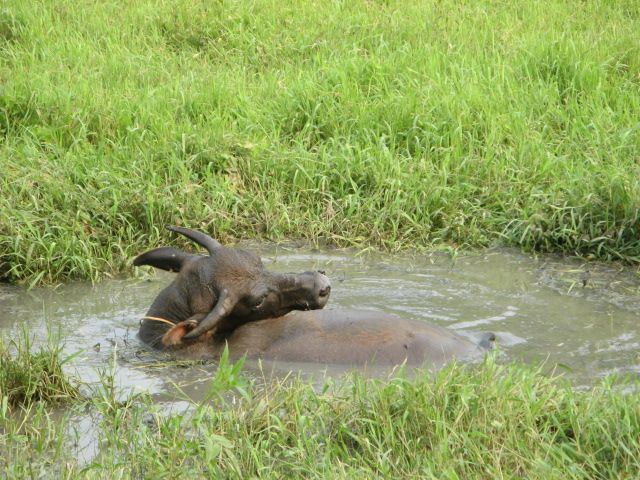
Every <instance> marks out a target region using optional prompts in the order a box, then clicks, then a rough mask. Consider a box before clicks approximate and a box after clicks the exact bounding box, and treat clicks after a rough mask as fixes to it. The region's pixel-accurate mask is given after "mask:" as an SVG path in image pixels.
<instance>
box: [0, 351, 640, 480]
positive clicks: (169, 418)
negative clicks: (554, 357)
mask: <svg viewBox="0 0 640 480" xmlns="http://www.w3.org/2000/svg"><path fill="white" fill-rule="evenodd" d="M110 378H111V377H109V375H108V374H107V375H106V376H105V380H104V381H103V384H102V385H101V386H99V387H98V391H97V392H96V393H95V395H94V398H93V400H92V401H91V402H90V409H93V410H94V411H96V412H97V413H98V415H94V417H93V418H94V428H95V432H96V438H95V439H94V440H95V442H99V443H96V444H94V446H96V447H97V451H96V452H95V453H96V454H95V456H93V457H92V458H87V459H86V462H85V463H83V464H80V463H79V462H78V461H77V459H76V458H75V449H74V448H73V447H72V446H69V445H73V444H74V442H78V438H81V437H78V436H77V435H78V434H77V433H76V437H74V436H73V435H71V439H70V440H61V435H62V436H64V435H65V433H64V432H66V435H67V437H65V438H69V431H70V430H72V429H71V428H69V425H68V422H69V421H70V418H72V417H71V415H70V416H68V417H66V418H62V419H60V420H57V421H54V420H52V419H51V418H50V417H48V416H46V415H44V414H43V412H42V411H36V412H34V413H33V416H34V418H35V420H36V421H37V422H39V423H38V424H37V425H38V427H37V429H35V430H34V429H32V430H29V429H24V428H23V430H24V431H22V430H20V429H19V428H18V427H17V426H16V422H15V421H12V420H8V421H7V422H6V424H5V428H4V430H3V431H0V453H2V455H0V471H1V472H3V473H4V474H5V475H6V476H7V477H9V478H33V476H34V472H49V475H51V474H52V473H51V472H55V473H56V475H57V476H58V477H59V478H123V479H124V478H200V477H215V478H356V477H357V478H438V479H441V478H448V479H458V478H465V479H466V478H530V479H545V480H546V479H553V478H557V479H573V478H575V479H578V478H581V479H582V478H583V479H605V478H607V479H608V478H610V479H618V478H637V477H638V475H639V474H640V460H639V459H640V440H639V439H640V397H638V395H636V394H629V393H624V392H623V391H622V389H621V388H620V387H621V385H615V384H614V382H613V380H611V379H609V380H606V381H604V382H602V383H601V384H599V385H596V386H595V387H594V389H593V390H592V391H589V392H577V391H574V390H572V388H571V386H570V385H569V384H568V382H564V381H562V380H560V379H558V378H549V377H547V376H545V375H544V374H543V373H542V371H541V370H540V369H532V368H529V367H522V366H517V365H508V366H500V365H497V364H496V363H495V361H494V360H493V359H491V358H489V359H487V360H486V361H485V362H484V363H483V364H480V365H476V366H466V367H465V366H462V365H451V366H450V367H447V368H446V369H444V370H443V371H441V372H439V373H438V374H436V375H435V377H434V376H432V375H431V374H429V373H427V372H423V373H421V374H418V375H417V376H416V377H415V378H408V377H406V376H404V375H403V374H400V375H399V376H396V377H394V378H391V379H388V380H384V381H383V380H371V379H363V378H361V377H358V376H356V375H354V376H351V377H348V378H347V379H345V380H344V381H342V382H340V383H335V382H333V381H327V383H325V385H324V387H323V388H321V389H319V390H314V388H313V387H312V386H311V385H309V384H308V383H305V382H303V381H300V380H289V381H287V382H283V383H280V384H271V385H268V386H267V387H264V386H263V387H257V386H256V385H255V384H254V385H251V384H249V383H248V381H247V380H246V379H244V378H242V376H240V375H238V364H235V365H233V364H229V363H228V362H225V361H223V362H222V363H221V365H220V371H219V372H218V374H217V376H216V377H215V378H214V379H213V380H212V382H211V384H210V396H209V399H208V400H207V401H205V402H203V403H202V404H199V405H198V404H192V405H191V409H189V410H187V411H185V412H182V413H176V412H173V413H171V412H167V411H166V407H163V406H161V405H157V404H154V403H153V401H152V400H151V399H150V398H149V397H148V396H144V395H137V396H133V397H131V398H129V399H125V400H117V399H116V395H114V389H113V385H112V382H111V381H110V380H109V379H110ZM631 386H632V387H633V388H637V386H638V385H637V384H632V385H631ZM86 408H87V407H86V406H82V408H81V409H84V411H85V412H86ZM85 414H86V413H85ZM61 432H62V433H61ZM85 435H86V433H85ZM65 442H67V443H65ZM69 442H70V443H69ZM65 445H67V447H65ZM27 446H31V448H30V449H27V448H26V447H27ZM8 459H11V461H9V460H8Z"/></svg>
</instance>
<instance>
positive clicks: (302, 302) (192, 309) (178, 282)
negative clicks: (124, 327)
mask: <svg viewBox="0 0 640 480" xmlns="http://www.w3.org/2000/svg"><path fill="white" fill-rule="evenodd" d="M167 228H168V229H169V230H171V231H173V232H176V233H180V234H182V235H184V236H186V237H187V238H189V239H191V240H193V241H194V242H196V243H197V244H199V245H201V246H202V247H204V248H205V249H206V250H207V251H208V253H209V255H205V256H202V255H194V254H190V253H186V252H183V251H181V250H177V249H175V248H171V247H161V248H156V249H154V250H150V251H148V252H145V253H143V254H141V255H139V256H138V257H136V258H135V260H134V261H133V264H134V265H135V266H141V265H150V266H153V267H156V268H160V269H162V270H167V271H173V272H178V275H177V276H176V278H175V279H174V280H173V282H172V283H171V284H170V285H169V286H168V287H166V288H165V289H164V290H162V291H161V292H160V294H159V295H158V296H157V297H156V299H155V300H154V302H153V304H152V305H151V308H150V309H149V311H148V312H147V316H148V317H156V318H162V319H166V320H168V321H170V322H172V323H179V322H183V321H185V320H189V319H192V318H196V319H198V321H199V323H198V324H197V326H196V327H195V328H193V329H192V330H191V331H190V332H189V333H188V334H186V335H185V336H184V337H183V338H185V339H193V338H196V337H198V336H199V335H201V334H203V333H205V332H208V331H210V330H212V329H216V331H224V330H232V329H234V328H235V327H237V326H239V325H241V324H243V323H246V322H250V321H253V320H261V319H265V318H272V317H279V316H282V315H285V314H286V313H288V312H290V311H292V310H314V309H320V308H323V307H324V306H325V305H326V303H327V301H328V299H329V293H330V291H331V284H330V282H329V279H328V278H327V277H326V276H325V275H324V274H323V273H322V272H304V273H300V274H283V273H275V272H269V271H268V270H265V268H264V266H263V265H262V261H261V260H260V257H258V256H257V255H255V254H253V253H250V252H247V251H245V250H240V249H235V248H227V247H224V246H222V245H221V244H220V243H219V242H218V241H216V240H214V239H213V238H211V237H210V236H208V235H206V234H204V233H201V232H197V231H194V230H190V229H187V228H182V227H171V226H170V227H167ZM149 340H150V339H149Z"/></svg>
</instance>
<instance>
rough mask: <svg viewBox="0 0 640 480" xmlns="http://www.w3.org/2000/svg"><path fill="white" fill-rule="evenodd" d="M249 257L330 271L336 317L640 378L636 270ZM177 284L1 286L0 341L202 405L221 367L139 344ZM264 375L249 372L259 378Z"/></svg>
mask: <svg viewBox="0 0 640 480" xmlns="http://www.w3.org/2000/svg"><path fill="white" fill-rule="evenodd" d="M247 248H250V249H252V250H254V251H256V252H258V253H260V254H261V255H262V257H263V260H264V262H265V264H266V265H267V267H268V268H270V269H272V270H277V271H287V272H299V271H304V270H310V269H320V270H326V272H327V275H328V276H329V277H330V278H331V279H332V282H333V290H332V293H331V299H330V302H329V305H328V307H327V308H345V307H349V308H358V309H371V310H381V311H386V312H391V313H395V314H397V315H400V316H403V317H407V318H414V319H419V320H423V321H426V322H432V323H435V324H438V325H441V326H445V327H448V328H452V329H455V330H457V331H458V332H460V333H462V334H464V335H468V336H471V337H474V336H475V335H477V334H479V333H481V332H486V331H492V332H494V333H496V335H497V337H498V343H499V345H500V349H501V351H502V352H503V353H502V354H503V358H504V359H505V360H519V361H524V362H541V361H544V362H546V365H547V366H548V368H549V369H551V368H552V367H553V366H554V365H561V366H562V370H563V371H564V372H565V374H566V375H568V376H569V377H570V378H571V379H572V380H573V381H574V383H575V384H576V385H577V386H581V385H582V386H585V385H589V384H591V383H593V382H594V381H595V380H597V379H598V378H600V377H602V376H605V375H607V374H611V373H630V374H633V375H637V374H639V373H640V357H639V353H638V352H639V349H638V347H639V338H640V337H639V335H640V322H639V320H640V308H639V307H640V281H639V277H638V275H637V273H636V272H635V271H634V270H631V269H624V268H621V267H618V266H615V265H606V264H596V263H584V262H580V261H577V260H566V259H561V258H559V257H555V256H544V257H537V258H536V257H532V256H528V255H524V254H521V253H518V252H515V251H510V250H492V251H486V252H480V253H472V254H465V255H462V256H458V257H457V258H455V259H451V258H450V257H449V256H448V255H444V254H423V255H417V254H415V255H411V254H404V255H382V254H366V255H358V254H357V253H354V252H352V251H342V250H331V251H310V250H300V249H296V248H286V247H277V248H276V247H272V246H264V245H252V246H249V247H247ZM149 272H150V270H149ZM171 278H172V274H169V273H164V272H160V273H158V274H157V275H155V274H150V273H146V271H142V273H141V275H140V277H139V278H134V279H119V280H118V279H116V280H105V281H103V282H101V283H99V284H97V285H91V284H87V283H71V284H66V285H62V286H60V287H58V288H56V289H51V288H38V289H33V290H30V291H27V290H25V289H24V288H21V287H16V286H7V285H2V286H0V334H1V335H3V336H4V337H5V338H6V337H11V336H16V335H19V334H20V331H21V327H22V326H26V327H27V328H28V331H29V332H31V335H32V336H35V340H36V342H44V341H46V337H47V333H46V332H47V330H53V331H57V330H60V331H61V333H62V335H63V337H64V339H65V351H66V352H68V353H74V352H81V353H80V354H79V355H78V356H77V357H76V358H75V359H74V360H73V363H72V365H73V368H74V369H75V370H76V371H77V374H78V375H79V376H80V378H81V379H82V380H84V381H87V382H92V381H96V380H97V379H98V377H99V375H98V372H99V371H100V370H104V369H106V368H108V367H109V365H110V364H111V363H112V362H114V361H115V365H116V369H115V371H116V377H117V382H118V383H119V384H120V385H121V386H124V387H127V386H129V387H132V388H135V389H141V390H146V391H150V392H152V393H153V394H155V395H156V396H157V397H158V400H163V399H165V400H166V399H167V398H166V395H167V392H170V391H175V390H174V389H173V387H172V385H173V384H177V385H179V386H181V387H182V388H184V389H185V391H186V392H187V393H188V394H189V395H190V396H195V397H196V398H197V397H198V396H200V394H199V393H198V392H204V391H205V390H206V383H207V381H208V379H209V378H210V377H211V375H212V374H213V372H215V365H196V366H190V367H189V368H179V367H176V366H172V367H170V368H169V367H165V365H166V363H167V357H166V356H164V355H163V354H159V353H156V352H152V351H149V349H147V348H146V347H145V346H144V345H142V344H141V343H140V342H139V340H138V339H137V337H136V332H137V328H138V322H139V319H140V317H141V316H142V315H144V313H145V312H146V309H147V308H148V306H149V305H150V304H151V302H152V300H153V299H154V297H155V295H156V294H157V293H158V292H159V291H160V290H161V289H162V288H163V287H164V286H165V285H167V284H168V283H169V282H170V281H171ZM114 359H115V360H114ZM258 367H259V366H258V365H257V362H250V363H249V370H250V371H251V370H252V369H253V371H255V370H256V369H257V368H258ZM273 367H274V366H273V364H271V365H270V366H269V368H270V369H273ZM263 368H264V365H263ZM275 368H276V369H277V371H278V372H280V373H281V374H284V373H286V372H288V371H289V370H295V371H299V370H300V371H302V372H303V373H304V372H307V373H309V372H311V373H313V372H318V371H324V367H321V366H314V365H304V364H303V365H290V364H276V365H275ZM339 372H341V370H340V369H339V368H338V369H336V368H334V369H329V373H330V374H331V373H339Z"/></svg>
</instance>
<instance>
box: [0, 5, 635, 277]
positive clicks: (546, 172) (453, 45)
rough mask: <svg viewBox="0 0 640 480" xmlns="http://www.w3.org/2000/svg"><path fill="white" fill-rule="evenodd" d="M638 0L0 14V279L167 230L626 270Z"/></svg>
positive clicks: (110, 261) (79, 262)
mask: <svg viewBox="0 0 640 480" xmlns="http://www.w3.org/2000/svg"><path fill="white" fill-rule="evenodd" d="M637 4H638V2H637V1H636V0H619V1H615V2H609V1H593V2H581V1H579V0H570V1H560V0H552V1H550V2H545V5H544V8H541V7H540V5H539V4H538V3H537V2H529V1H525V0H517V1H514V2H506V3H505V2H494V1H491V0H480V1H475V2H471V1H468V2H460V1H456V0H445V1H435V0H412V1H409V2H407V1H402V2H400V1H389V2H327V3H323V4H322V5H318V4H317V2H312V1H301V2H296V4H295V5H289V4H285V3H282V2H280V3H278V2H273V1H272V0H256V1H252V2H235V1H225V2H219V3H216V4H215V5H214V4H212V3H211V2H206V1H192V0H170V1H166V2H158V1H157V0H143V1H139V2H133V3H127V4H124V5H120V4H118V5H117V6H116V4H114V3H109V2H93V3H86V2H73V1H68V0H66V1H52V0H46V1H38V2H36V1H34V0H27V1H10V2H5V6H4V7H3V10H2V12H1V14H0V78H2V79H3V81H2V88H1V90H0V137H1V138H2V141H1V142H0V159H2V160H0V166H1V168H0V169H1V170H2V175H1V176H0V191H2V195H0V278H2V277H4V278H7V279H9V280H10V281H25V282H30V283H42V282H57V281H60V280H64V279H70V278H92V279H95V278H97V277H99V276H101V275H105V274H109V273H113V272H118V271H122V270H124V269H126V268H129V266H128V263H127V262H128V261H129V259H130V258H131V257H132V256H133V255H135V254H136V253H138V252H139V251H141V250H143V249H147V248H148V247H149V246H150V245H156V244H160V243H166V242H169V241H171V240H172V239H171V237H170V236H169V235H168V234H167V232H165V231H164V230H163V229H162V226H163V225H164V224H166V223H176V224H183V225H188V226H190V227H194V228H200V229H203V230H206V231H208V232H209V233H212V234H213V235H215V236H217V237H219V238H221V239H222V240H223V241H224V240H229V239H234V238H246V237H252V238H256V237H258V238H267V239H272V240H280V239H285V238H291V237H295V238H304V239H308V240H310V241H313V242H329V243H332V244H337V245H342V246H345V245H355V246H362V247H364V246H371V245H373V246H376V247H380V248H385V249H398V248H407V247H425V246H429V245H433V244H445V245H450V246H453V247H454V248H458V247H468V246H484V245H489V244H493V243H497V242H500V243H506V244H509V245H517V246H521V247H524V248H527V249H537V250H541V251H556V252H565V253H569V254H579V255H583V256H587V257H597V258H602V259H622V260H625V261H629V262H635V263H637V262H638V261H640V238H639V237H638V230H639V228H640V214H639V213H638V212H640V208H638V202H639V199H640V170H639V168H640V167H639V166H638V162H637V158H638V157H639V155H640V129H639V128H638V122H637V119H638V118H639V117H640V89H639V88H638V87H639V85H640V61H639V60H638V59H640V47H639V45H640V30H639V29H638V28H637V23H638V19H639V18H640V13H639V11H638V6H637Z"/></svg>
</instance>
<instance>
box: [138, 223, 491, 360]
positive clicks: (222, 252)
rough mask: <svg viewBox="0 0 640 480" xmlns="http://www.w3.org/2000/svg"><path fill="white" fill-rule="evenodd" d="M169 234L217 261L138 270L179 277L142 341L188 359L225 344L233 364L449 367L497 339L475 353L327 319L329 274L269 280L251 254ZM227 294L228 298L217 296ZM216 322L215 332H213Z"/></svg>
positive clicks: (441, 331) (414, 327)
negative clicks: (248, 360)
mask: <svg viewBox="0 0 640 480" xmlns="http://www.w3.org/2000/svg"><path fill="white" fill-rule="evenodd" d="M172 230H174V231H177V232H179V233H182V234H184V235H186V236H188V237H189V238H191V239H192V240H195V241H196V242H197V243H199V244H200V245H203V246H205V248H207V250H208V251H209V252H210V256H209V257H200V256H196V255H192V254H188V253H185V252H182V251H179V250H176V249H172V248H171V249H168V248H161V249H156V250H152V251H150V252H147V253H145V254H142V255H141V256H139V257H137V258H136V260H135V261H134V264H135V265H152V266H155V267H158V268H162V269H164V270H172V271H178V272H179V274H178V276H177V277H176V279H175V280H174V282H173V283H172V284H171V285H170V286H169V287H167V288H166V289H164V290H163V291H162V292H161V293H160V294H159V295H158V297H157V298H156V300H155V301H154V302H153V304H152V306H151V308H150V309H149V311H148V313H147V316H146V317H145V319H143V321H142V322H141V325H140V332H139V335H140V337H141V339H142V340H143V341H145V342H146V343H148V344H150V345H153V346H155V347H157V348H161V349H171V350H174V351H179V352H181V353H182V354H184V355H186V356H188V357H190V358H202V357H209V358H216V357H219V356H220V354H221V353H222V351H223V349H224V347H225V345H228V347H229V352H230V355H231V356H232V358H234V357H235V358H237V357H240V356H242V355H244V354H246V355H247V357H248V358H263V359H268V360H281V361H287V362H313V363H322V364H335V365H364V364H366V363H375V364H378V365H395V364H399V363H402V362H404V361H406V362H407V363H408V364H411V365H422V364H431V365H442V364H444V363H446V362H447V361H449V360H451V359H452V358H454V357H455V358H458V359H469V358H472V357H477V356H479V355H482V353H483V352H484V351H485V350H486V349H487V348H488V347H489V345H490V343H491V341H492V340H493V336H492V335H491V334H487V335H485V336H484V337H483V339H482V340H481V342H480V343H479V344H476V343H474V342H472V341H470V340H469V339H467V338H465V337H463V336H461V335H458V334H456V333H454V332H452V331H450V330H447V329H445V328H441V327H438V326H434V325H430V324H428V323H426V322H422V321H412V320H407V319H403V318H400V317H397V316H395V315H390V314H386V313H381V312H375V311H357V310H320V309H321V308H322V307H324V305H325V304H326V302H327V299H328V296H329V292H330V286H329V281H328V279H327V278H326V277H325V276H324V275H323V274H322V273H320V272H305V273H303V274H301V275H281V274H274V273H271V272H266V271H265V270H264V269H263V268H262V264H261V262H260V260H259V259H258V258H257V257H256V256H254V255H251V254H249V253H247V252H243V251H242V250H234V249H228V248H224V247H222V246H220V244H219V243H217V242H216V241H215V240H213V239H211V238H210V237H208V236H206V235H204V234H201V233H198V232H193V231H191V230H185V229H177V228H175V227H174V228H172ZM225 256H226V258H222V257H225ZM245 269H247V270H245ZM266 284H268V286H266ZM209 285H211V287H208V286H209ZM224 290H227V292H228V293H227V294H226V295H225V294H222V293H216V292H223V291H224ZM254 291H255V292H258V293H253V292H254ZM230 292H234V293H230ZM237 292H241V293H237ZM265 292H268V293H265ZM223 297H224V298H233V299H235V300H234V302H235V303H233V305H235V306H234V307H231V306H226V305H223V307H222V308H219V305H220V302H221V301H222V303H223V304H224V302H225V301H226V300H224V298H223ZM221 299H222V300H221ZM238 299H239V300H238ZM214 303H215V308H214V307H213V305H214ZM231 303H232V302H230V303H229V305H231ZM298 310H307V311H298ZM220 311H222V312H226V315H227V316H226V317H224V315H223V316H221V315H220ZM229 312H231V313H229ZM212 317H213V318H214V321H213V322H212V321H211V318H212ZM223 318H224V319H226V320H225V321H222V319H223ZM216 319H219V320H216ZM216 322H218V326H217V328H212V327H215V326H216V325H214V324H215V323H216Z"/></svg>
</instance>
